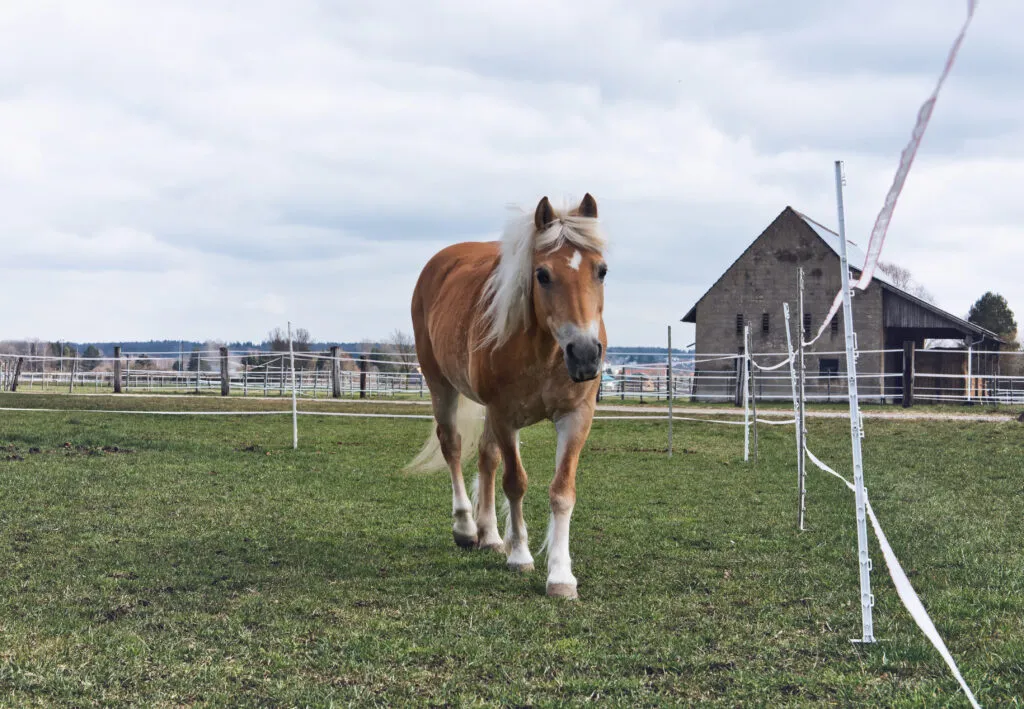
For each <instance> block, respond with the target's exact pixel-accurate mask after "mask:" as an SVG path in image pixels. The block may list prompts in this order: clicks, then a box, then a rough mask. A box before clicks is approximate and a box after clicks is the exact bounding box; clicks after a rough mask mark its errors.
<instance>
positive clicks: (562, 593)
mask: <svg viewBox="0 0 1024 709" xmlns="http://www.w3.org/2000/svg"><path fill="white" fill-rule="evenodd" d="M593 416H594V411H593V409H578V410H576V411H573V412H571V413H568V414H563V415H561V416H559V417H557V418H556V419H555V431H556V432H557V433H558V453H557V455H556V468H555V479H554V480H553V481H552V482H551V489H550V491H549V496H550V498H551V519H550V521H549V522H548V537H547V542H546V545H547V550H548V583H547V594H548V595H549V596H557V597H560V598H576V597H577V594H576V577H575V576H573V575H572V559H571V558H570V557H569V520H570V519H571V518H572V510H573V507H574V506H575V505H576V465H577V463H578V461H579V457H580V451H581V450H583V444H584V442H585V441H586V440H587V436H588V435H589V434H590V422H591V420H592V419H593Z"/></svg>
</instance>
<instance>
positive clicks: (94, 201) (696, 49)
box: [0, 0, 1024, 344]
mask: <svg viewBox="0 0 1024 709" xmlns="http://www.w3.org/2000/svg"><path fill="white" fill-rule="evenodd" d="M963 14H964V3H962V2H959V1H955V0H948V2H947V1H946V0H943V1H942V2H938V3H933V2H927V1H926V0H917V1H916V2H910V3H899V4H891V3H885V2H883V1H882V0H870V2H866V3H857V4H856V6H849V7H847V6H840V5H832V4H826V3H819V2H810V0H790V1H789V2H787V3H785V4H784V5H781V6H772V7H771V8H769V7H768V6H761V5H759V4H756V3H755V4H751V3H749V2H739V1H738V0H722V2H715V3H700V2H686V3H678V2H669V1H668V0H659V1H657V2H649V3H643V4H632V3H627V2H625V1H622V2H615V1H612V0H607V1H602V2H596V3H595V2H589V1H587V2H584V1H583V0H574V1H571V2H565V3H558V4H557V5H551V4H550V3H540V2H536V1H534V0H530V1H524V0H518V1H516V2H512V0H504V1H500V2H494V3H479V2H470V1H469V0H443V1H442V2H437V3H406V2H399V1H398V0H381V2H376V3H356V2H343V3H319V2H315V1H314V0H307V1H297V2H294V3H288V4H263V3H243V2H227V3H203V2H199V1H198V0H195V1H191V2H190V1H185V2H178V3H173V4H169V3H156V2H134V3H125V2H120V1H116V0H97V2H93V3H89V5H88V7H86V6H83V5H81V4H78V3H74V2H71V1H67V2H54V3H45V4H43V3H37V4H25V3H21V4H16V3H8V4H6V5H4V6H3V7H2V8H0V41H2V42H3V44H4V47H5V52H4V53H3V56H2V57H0V153H2V154H3V155H4V160H3V161H0V206H2V209H0V230H2V231H0V233H2V234H3V242H4V244H5V248H4V250H5V252H6V255H5V257H4V259H3V260H2V261H0V279H2V280H3V281H4V283H5V284H7V285H8V287H9V288H14V289H20V290H16V291H14V292H20V291H22V290H23V291H24V292H26V293H30V294H31V297H28V298H27V299H26V301H25V302H24V304H23V306H22V307H19V308H16V309H14V310H13V312H12V313H11V317H10V318H9V319H8V322H7V323H6V325H5V329H6V330H7V332H6V333H4V336H5V337H8V336H9V337H16V336H29V335H35V336H39V337H49V338H55V337H58V336H60V337H64V338H77V339H99V338H114V339H126V340H127V339H138V338H147V337H154V338H163V337H189V338H204V339H205V338H217V339H250V338H252V339H258V338H260V337H262V336H263V335H264V334H265V333H266V332H267V331H268V330H270V329H271V328H273V327H275V326H279V325H281V324H282V321H283V320H284V319H291V320H292V321H293V322H294V323H296V324H297V325H299V326H302V327H306V328H308V329H309V330H310V331H311V332H312V334H313V335H314V336H315V337H320V338H324V339H342V340H347V339H352V340H357V339H361V338H363V337H382V336H385V335H387V334H388V333H389V332H391V331H392V330H393V329H395V328H402V329H405V330H409V329H410V327H411V323H410V322H409V315H408V300H409V297H410V294H411V290H412V286H413V284H414V283H415V279H416V277H417V276H418V273H419V269H420V268H421V267H422V265H423V263H424V262H425V261H426V260H427V258H429V256H430V255H431V254H432V253H433V252H434V251H435V250H436V249H438V248H441V247H442V246H443V245H445V244H448V243H452V242H454V241H459V240H473V239H490V238H495V237H496V236H497V234H498V233H499V231H500V229H501V227H502V225H503V221H504V219H505V216H506V213H505V206H506V205H507V204H508V203H517V204H520V205H523V206H525V207H527V208H531V207H532V206H533V205H534V204H535V203H536V201H537V200H538V199H539V197H540V196H541V195H543V194H548V195H550V196H552V197H553V198H557V197H560V196H562V195H567V196H575V197H577V198H578V197H579V196H581V195H582V194H583V192H585V191H590V192H591V193H593V194H594V195H595V196H596V197H597V199H598V202H599V204H600V210H601V214H602V217H603V219H604V220H605V222H606V227H607V229H608V231H609V233H610V235H611V238H612V246H611V250H610V253H609V259H610V264H611V272H610V276H609V285H608V313H607V318H606V319H607V323H608V329H609V332H610V333H611V335H612V339H613V340H614V341H616V342H619V343H623V344H654V343H659V342H661V341H662V340H663V337H664V325H665V324H666V323H676V324H677V326H678V327H680V328H681V329H682V330H683V331H684V334H682V335H680V336H679V337H677V339H685V337H686V334H685V332H686V328H685V327H682V326H681V325H679V324H678V319H679V317H681V316H682V314H683V313H685V311H686V310H687V309H689V307H690V306H691V305H692V303H693V301H694V300H695V299H696V298H698V297H699V296H700V295H701V294H702V293H703V292H704V291H705V290H706V289H707V287H708V286H710V284H711V283H712V282H713V281H714V280H715V279H716V278H717V277H718V275H719V274H720V273H721V271H722V270H724V268H726V267H727V266H728V265H729V264H730V263H731V262H732V261H733V260H734V259H735V258H736V256H737V255H738V254H739V253H740V252H741V251H742V249H743V248H745V246H746V245H747V244H748V243H749V242H750V241H751V240H753V239H754V238H755V237H756V236H757V235H758V234H759V233H760V232H761V230H762V229H763V228H764V227H765V226H766V225H767V224H768V223H769V222H770V221H771V220H772V219H773V218H774V217H775V215H776V214H777V213H778V212H779V211H781V209H782V208H783V207H784V206H786V205H787V204H789V205H792V206H794V207H796V208H798V209H801V210H802V211H805V212H807V213H809V214H811V215H812V216H814V217H815V218H818V219H820V220H822V221H824V222H826V223H834V221H835V219H834V214H835V207H834V188H833V185H832V161H833V160H834V159H836V158H841V159H844V160H845V161H846V165H847V173H848V177H849V188H848V193H847V208H848V215H847V220H848V228H849V232H850V235H851V237H852V238H855V239H859V240H865V239H866V234H867V233H868V231H869V230H870V227H871V223H872V222H873V220H874V216H875V213H876V211H877V209H878V208H879V206H880V205H881V202H882V197H883V196H884V194H885V191H886V189H887V188H888V185H889V181H890V180H891V177H892V172H893V170H894V169H895V165H896V161H897V159H898V154H899V151H900V149H901V148H902V146H903V144H904V142H905V141H906V139H907V138H908V137H909V131H910V128H911V122H912V120H913V117H914V115H915V113H916V111H917V107H918V105H919V104H920V102H921V101H922V100H923V99H924V98H925V97H926V96H927V94H928V92H929V91H930V90H931V88H932V87H933V86H934V82H935V79H936V77H937V74H938V71H939V69H940V68H941V64H942V62H943V61H944V60H945V55H946V52H947V50H948V44H949V42H950V41H951V40H952V38H953V36H954V34H955V33H956V31H957V30H958V28H959V25H960V23H961V22H962V19H963ZM1021 21H1024V9H1022V8H1021V7H1020V6H1019V3H1015V2H1013V1H1012V0H989V1H988V2H986V3H984V4H982V5H980V6H979V9H978V14H977V18H976V20H975V24H974V26H972V28H971V31H970V33H969V34H968V37H967V40H966V42H965V44H964V48H963V50H962V55H961V58H960V60H959V63H958V65H957V67H956V68H955V69H954V73H953V75H952V76H951V78H950V80H949V83H948V85H947V88H946V92H945V93H944V95H943V96H942V97H941V98H940V101H939V104H938V106H937V109H936V112H935V117H934V119H933V125H932V126H931V128H930V129H929V133H928V135H927V136H926V138H925V141H924V144H923V146H922V151H921V154H920V155H919V158H918V161H917V164H916V165H915V166H914V170H913V172H912V173H911V176H910V179H909V181H908V183H907V190H906V193H905V195H904V196H903V198H902V199H901V201H900V204H899V206H898V208H897V211H896V216H895V218H894V220H893V225H892V229H891V233H890V237H889V241H888V244H887V251H886V254H885V256H886V258H887V259H889V260H898V261H900V262H901V263H903V264H904V265H906V266H908V267H909V268H910V269H911V270H912V271H913V272H914V274H915V276H916V277H917V278H918V280H920V281H921V282H923V283H924V284H925V285H926V286H927V287H928V288H929V289H930V290H931V291H932V292H933V293H935V295H936V296H937V297H938V299H939V301H940V303H941V304H943V305H944V306H946V307H948V308H949V309H951V310H953V312H962V311H966V308H967V307H968V306H969V305H970V302H972V301H973V300H974V299H975V298H976V297H977V296H979V295H980V294H981V293H982V292H984V290H986V289H988V288H990V287H996V288H997V289H999V290H1002V291H1003V292H1004V294H1005V295H1007V297H1008V298H1009V300H1010V303H1011V305H1013V304H1015V303H1018V304H1019V303H1024V290H1022V286H1020V285H1019V283H1020V279H1019V278H1018V277H1016V274H1014V273H1013V272H1012V266H1011V265H1009V264H1011V263H1012V261H1011V260H1010V259H1009V258H1007V256H1008V255H1009V254H1013V253H1015V249H1016V248H1017V247H1016V246H1015V244H1016V243H1019V242H1020V241H1021V239H1020V236H1021V230H1022V228H1021V226H1020V225H1021V223H1022V221H1021V219H1020V217H1021V213H1020V210H1021V208H1020V203H1019V200H1017V199H1016V198H1015V196H1014V194H1013V192H1014V185H1015V184H1019V183H1020V174H1021V171H1022V169H1024V168H1022V166H1024V132H1022V130H1021V129H1020V127H1019V118H1018V117H1019V115H1021V112H1022V109H1024V105H1022V102H1024V98H1022V97H1021V96H1020V92H1018V91H1015V86H1016V83H1017V76H1018V74H1019V70H1020V69H1021V67H1022V64H1024V48H1022V45H1020V43H1019V42H1018V41H1017V37H1016V32H1015V30H1014V29H1013V28H1014V27H1016V26H1019V25H1020V24H1021ZM967 243H969V244H970V246H969V247H967V246H965V244H967ZM950 269H955V270H950ZM954 273H955V277H954V276H953V275H951V274H954ZM86 294H87V297H86V298H83V295H86ZM126 294H130V296H129V295H126ZM84 303H89V304H90V306H89V307H90V308H92V309H94V310H95V312H97V313H102V314H103V315H102V316H101V317H82V318H69V317H68V313H70V312H78V311H80V310H81V309H82V308H83V307H84ZM1018 307H1019V308H1024V305H1018ZM113 312H116V313H117V316H116V317H114V316H113V315H106V313H113ZM659 323H660V324H659ZM691 339H692V338H691Z"/></svg>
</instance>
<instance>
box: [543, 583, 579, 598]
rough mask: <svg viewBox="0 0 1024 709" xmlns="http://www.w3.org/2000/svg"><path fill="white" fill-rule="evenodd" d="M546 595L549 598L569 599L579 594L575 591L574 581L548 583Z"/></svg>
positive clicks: (577, 596)
mask: <svg viewBox="0 0 1024 709" xmlns="http://www.w3.org/2000/svg"><path fill="white" fill-rule="evenodd" d="M548 596H550V597H551V598H567V599H570V600H575V599H577V598H579V594H577V593H576V584H574V583H549V584H548Z"/></svg>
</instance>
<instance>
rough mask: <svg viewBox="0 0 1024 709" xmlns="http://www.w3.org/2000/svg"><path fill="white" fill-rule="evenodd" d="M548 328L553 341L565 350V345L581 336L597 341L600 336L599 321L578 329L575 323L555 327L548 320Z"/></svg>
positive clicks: (592, 321)
mask: <svg viewBox="0 0 1024 709" xmlns="http://www.w3.org/2000/svg"><path fill="white" fill-rule="evenodd" d="M548 328H550V330H551V332H552V333H554V335H555V340H557V341H558V344H559V345H560V346H561V347H562V348H565V346H566V345H567V344H569V343H570V342H572V341H573V340H575V339H578V338H580V337H581V336H586V337H590V338H593V339H595V340H596V339H597V338H598V337H599V336H600V334H601V322H600V321H599V320H591V321H590V322H588V323H587V324H586V325H584V326H583V327H580V326H579V325H577V324H576V323H565V324H563V325H561V326H559V327H556V326H555V323H554V322H553V321H552V320H551V318H548Z"/></svg>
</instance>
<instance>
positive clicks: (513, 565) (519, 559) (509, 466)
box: [492, 424, 533, 571]
mask: <svg viewBox="0 0 1024 709" xmlns="http://www.w3.org/2000/svg"><path fill="white" fill-rule="evenodd" d="M492 430H493V431H494V436H495V439H496V440H497V442H498V447H499V448H500V449H501V457H502V460H503V462H504V465H505V472H504V475H503V476H502V481H501V483H502V487H503V488H504V490H505V497H506V498H508V505H509V522H508V526H507V527H506V529H505V553H506V554H508V561H507V562H506V563H507V564H508V567H509V568H510V569H513V570H515V571H533V555H532V554H530V547H529V540H528V539H527V535H526V520H525V519H524V518H523V497H525V496H526V470H525V469H524V468H523V463H522V461H521V460H520V459H519V433H518V432H517V431H516V430H515V429H511V428H506V427H503V426H500V425H497V424H492Z"/></svg>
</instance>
